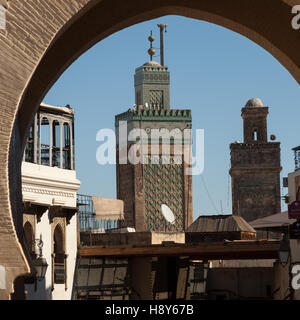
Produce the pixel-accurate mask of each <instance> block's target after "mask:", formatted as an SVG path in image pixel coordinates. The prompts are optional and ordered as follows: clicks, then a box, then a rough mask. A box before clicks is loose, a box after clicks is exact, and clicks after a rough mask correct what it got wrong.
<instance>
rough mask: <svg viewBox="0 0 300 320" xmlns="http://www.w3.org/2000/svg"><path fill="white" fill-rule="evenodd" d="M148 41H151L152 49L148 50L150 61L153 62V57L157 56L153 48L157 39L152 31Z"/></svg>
mask: <svg viewBox="0 0 300 320" xmlns="http://www.w3.org/2000/svg"><path fill="white" fill-rule="evenodd" d="M148 40H149V41H150V49H149V50H148V53H149V55H150V61H152V57H153V56H154V55H155V49H154V48H153V47H152V42H153V41H154V40H155V38H154V37H153V35H152V30H151V35H150V36H149V38H148Z"/></svg>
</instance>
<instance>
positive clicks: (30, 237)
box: [24, 221, 35, 257]
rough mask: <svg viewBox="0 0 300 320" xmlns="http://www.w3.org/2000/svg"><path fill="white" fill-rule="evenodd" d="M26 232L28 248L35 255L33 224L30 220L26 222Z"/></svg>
mask: <svg viewBox="0 0 300 320" xmlns="http://www.w3.org/2000/svg"><path fill="white" fill-rule="evenodd" d="M24 233H25V240H26V245H27V248H28V250H29V253H30V254H31V256H32V257H33V256H34V255H35V250H34V249H35V248H34V234H33V228H32V225H31V223H30V222H28V221H27V222H26V223H25V224H24Z"/></svg>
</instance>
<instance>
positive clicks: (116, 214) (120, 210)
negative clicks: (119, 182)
mask: <svg viewBox="0 0 300 320" xmlns="http://www.w3.org/2000/svg"><path fill="white" fill-rule="evenodd" d="M92 200H93V204H94V209H95V214H96V217H95V219H96V220H121V219H124V201H123V200H117V199H109V198H102V197H92Z"/></svg>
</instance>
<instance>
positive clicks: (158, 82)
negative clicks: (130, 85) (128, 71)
mask: <svg viewBox="0 0 300 320" xmlns="http://www.w3.org/2000/svg"><path fill="white" fill-rule="evenodd" d="M148 40H149V41H150V49H149V50H148V53H149V55H150V61H149V62H147V63H145V64H144V65H143V66H141V67H139V68H137V69H136V71H135V75H134V87H135V104H136V105H137V106H144V105H147V106H149V108H151V109H170V73H169V71H168V67H165V66H162V65H160V64H159V63H157V62H155V61H153V56H154V54H155V49H154V48H153V47H152V43H153V41H154V40H155V39H154V37H153V35H152V31H151V35H150V37H149V38H148Z"/></svg>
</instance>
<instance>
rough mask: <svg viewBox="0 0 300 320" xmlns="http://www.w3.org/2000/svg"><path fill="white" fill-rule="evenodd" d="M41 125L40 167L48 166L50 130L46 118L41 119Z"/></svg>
mask: <svg viewBox="0 0 300 320" xmlns="http://www.w3.org/2000/svg"><path fill="white" fill-rule="evenodd" d="M40 125H41V133H40V134H41V137H40V139H41V165H44V166H49V165H50V138H49V136H50V131H49V130H50V129H49V120H48V118H46V117H43V118H42V121H41V123H40Z"/></svg>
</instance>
